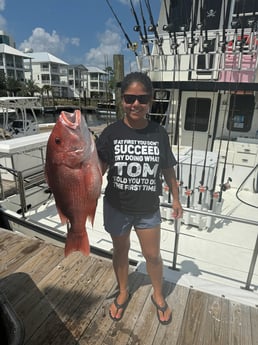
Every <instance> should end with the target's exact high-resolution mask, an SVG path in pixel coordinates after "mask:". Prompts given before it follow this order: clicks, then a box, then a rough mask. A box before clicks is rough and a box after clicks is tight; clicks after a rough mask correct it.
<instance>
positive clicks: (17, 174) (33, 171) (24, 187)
mask: <svg viewBox="0 0 258 345" xmlns="http://www.w3.org/2000/svg"><path fill="white" fill-rule="evenodd" d="M1 169H3V170H7V171H8V172H11V173H12V175H13V176H14V185H15V187H14V188H13V194H16V195H17V196H18V199H19V213H21V215H22V217H23V218H25V216H26V215H25V214H26V212H27V211H28V208H31V207H36V206H38V205H40V203H41V201H40V202H38V203H37V202H36V203H33V205H32V204H31V203H30V202H29V203H28V197H30V198H31V197H32V195H34V194H36V193H37V192H38V188H33V187H39V186H43V187H44V188H46V183H45V182H46V181H45V173H44V165H38V166H34V167H32V168H29V169H24V170H22V171H17V170H14V169H10V168H7V167H3V166H1ZM0 186H1V196H2V199H4V198H5V186H4V181H3V180H2V179H1V183H0ZM34 199H35V200H36V198H34ZM28 204H29V206H28Z"/></svg>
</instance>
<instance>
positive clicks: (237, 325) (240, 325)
mask: <svg viewBox="0 0 258 345" xmlns="http://www.w3.org/2000/svg"><path fill="white" fill-rule="evenodd" d="M229 306H230V307H229V322H230V331H229V344H230V345H231V344H232V345H252V339H251V332H250V330H251V320H250V307H249V306H246V305H243V304H239V303H236V302H230V304H229ZM257 321H258V320H256V322H257ZM257 325H258V322H257ZM256 344H257V339H256Z"/></svg>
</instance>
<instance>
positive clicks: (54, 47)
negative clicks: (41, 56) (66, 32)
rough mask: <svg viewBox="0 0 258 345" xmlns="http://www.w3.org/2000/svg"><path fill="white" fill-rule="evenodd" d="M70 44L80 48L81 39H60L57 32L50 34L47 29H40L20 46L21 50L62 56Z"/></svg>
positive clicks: (33, 32)
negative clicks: (28, 49)
mask: <svg viewBox="0 0 258 345" xmlns="http://www.w3.org/2000/svg"><path fill="white" fill-rule="evenodd" d="M70 44H71V45H76V46H78V45H79V44H80V39H79V38H69V37H60V36H59V35H58V33H57V32H56V31H52V33H49V32H47V31H46V30H45V29H43V28H40V27H38V28H35V29H34V30H33V31H32V35H31V36H30V37H29V38H28V39H27V40H25V41H23V42H22V43H21V44H20V46H19V49H20V50H25V49H26V48H31V49H33V51H34V52H49V53H52V54H60V53H63V52H64V50H65V48H66V46H67V45H70Z"/></svg>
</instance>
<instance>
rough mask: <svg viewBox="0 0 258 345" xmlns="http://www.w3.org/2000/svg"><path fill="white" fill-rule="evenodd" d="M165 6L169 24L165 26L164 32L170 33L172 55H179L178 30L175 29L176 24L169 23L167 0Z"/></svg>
mask: <svg viewBox="0 0 258 345" xmlns="http://www.w3.org/2000/svg"><path fill="white" fill-rule="evenodd" d="M164 6H165V12H166V18H167V24H166V25H163V30H164V31H166V32H168V35H169V40H170V48H171V50H172V53H176V55H177V48H178V46H179V45H178V43H177V37H176V28H175V26H174V24H172V23H170V22H169V13H168V7H167V0H164ZM172 32H173V36H172Z"/></svg>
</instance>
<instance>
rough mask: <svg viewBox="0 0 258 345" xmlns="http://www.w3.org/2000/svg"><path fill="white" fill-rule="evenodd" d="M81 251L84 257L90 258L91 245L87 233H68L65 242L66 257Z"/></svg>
mask: <svg viewBox="0 0 258 345" xmlns="http://www.w3.org/2000/svg"><path fill="white" fill-rule="evenodd" d="M76 251H80V252H81V253H82V254H83V255H85V256H89V254H90V243H89V238H88V235H87V232H86V231H84V232H83V233H76V232H68V234H67V238H66V242H65V257H66V256H68V255H69V254H71V253H72V252H76Z"/></svg>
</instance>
